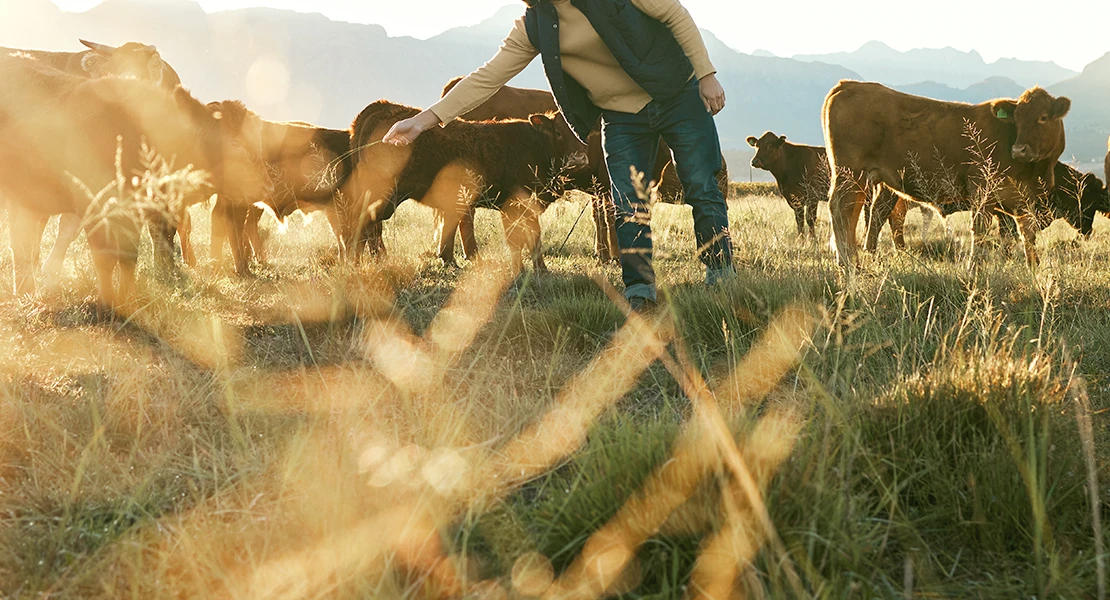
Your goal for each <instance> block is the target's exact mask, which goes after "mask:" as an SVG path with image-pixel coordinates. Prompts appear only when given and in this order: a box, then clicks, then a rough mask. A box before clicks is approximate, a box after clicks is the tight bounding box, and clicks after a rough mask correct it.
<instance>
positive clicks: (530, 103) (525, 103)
mask: <svg viewBox="0 0 1110 600" xmlns="http://www.w3.org/2000/svg"><path fill="white" fill-rule="evenodd" d="M459 81H462V77H456V78H455V79H452V80H451V81H449V82H448V83H447V85H446V86H445V87H444V88H443V95H444V96H446V95H447V92H450V91H451V90H452V89H454V87H455V86H456V85H458V83H459ZM557 110H559V107H558V105H556V104H555V96H553V95H552V94H551V92H548V91H546V90H536V89H530V88H516V87H512V86H503V87H502V88H501V89H499V90H497V93H495V94H494V95H493V96H490V99H489V100H486V101H485V102H483V103H482V104H481V105H480V106H478V107H477V108H475V109H473V110H471V111H470V112H468V113H466V114H464V115H462V116H461V117H460V118H462V119H464V120H466V121H493V120H496V119H527V118H528V116H529V115H535V114H540V113H548V112H555V111H557Z"/></svg>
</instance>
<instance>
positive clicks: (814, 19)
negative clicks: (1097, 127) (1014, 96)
mask: <svg viewBox="0 0 1110 600" xmlns="http://www.w3.org/2000/svg"><path fill="white" fill-rule="evenodd" d="M54 1H55V3H56V4H57V5H58V6H60V7H61V8H63V9H65V10H72V11H81V10H87V9H89V8H91V7H93V6H95V5H96V4H99V2H98V1H97V0H54ZM150 1H159V0H150ZM162 1H165V0H162ZM200 4H201V6H203V7H204V9H205V10H207V11H209V12H214V11H221V10H232V9H238V8H246V7H252V6H268V7H273V8H281V9H287V10H296V11H300V12H321V13H323V14H325V15H327V16H328V17H330V18H332V19H335V20H341V21H351V22H356V23H376V24H379V25H382V26H384V27H385V28H386V31H388V32H389V34H390V35H393V36H405V35H407V36H413V37H417V38H427V37H431V36H433V35H436V34H438V33H441V32H443V31H444V30H446V29H449V28H452V27H458V26H462V25H471V24H474V23H477V22H479V21H481V20H483V19H486V18H488V17H489V16H491V15H492V14H493V13H494V12H496V11H497V10H498V9H500V8H502V7H505V6H517V7H519V8H520V9H521V12H523V5H522V3H521V2H510V1H507V0H467V1H466V2H459V1H458V0H412V1H409V2H384V1H380V0H374V1H371V2H352V1H351V0H317V1H316V2H311V3H306V2H303V1H301V0H200ZM683 4H684V5H686V7H687V8H689V10H690V12H691V14H693V16H694V19H695V20H696V21H697V22H698V25H699V26H701V27H702V28H704V29H708V30H710V31H712V32H713V33H714V34H715V35H717V36H718V37H719V38H721V40H722V41H724V42H725V43H726V44H728V45H729V46H732V47H733V48H735V49H737V50H740V51H742V52H752V51H754V50H757V49H763V50H768V51H770V52H772V53H774V54H776V55H778V56H792V55H795V54H816V53H827V52H839V51H852V50H855V49H857V48H858V47H859V46H861V45H862V44H863V43H865V42H867V41H869V40H879V41H881V42H884V43H886V44H888V45H889V46H891V47H893V48H895V49H897V50H910V49H913V48H941V47H944V46H951V47H953V48H956V49H959V50H965V51H966V50H972V49H974V50H976V51H978V52H979V53H980V54H981V55H982V56H983V58H984V59H985V60H987V61H988V62H990V61H994V60H997V59H998V58H1004V57H1013V58H1020V59H1023V60H1046V61H1048V60H1050V61H1054V62H1056V63H1057V64H1059V65H1061V66H1064V67H1067V68H1070V69H1074V70H1077V71H1078V70H1081V69H1082V68H1083V67H1084V65H1086V64H1088V63H1090V62H1091V61H1093V60H1095V59H1096V58H1098V57H1100V56H1102V55H1103V54H1104V53H1106V52H1107V51H1110V39H1108V37H1107V35H1106V31H1107V23H1110V3H1106V2H1101V1H1097V0H1080V1H1078V2H1071V3H1068V4H1067V8H1064V7H1063V6H1062V5H1056V6H1053V7H1051V8H1049V7H1048V6H1047V5H1044V4H1043V3H1034V2H1029V1H1026V0H1017V1H1015V2H1010V3H1006V4H1005V5H1000V4H998V3H996V2H986V1H983V0H979V1H973V2H966V1H960V0H936V1H935V2H931V3H927V4H922V3H913V4H900V3H891V2H888V1H883V0H847V1H845V2H836V3H831V2H823V1H821V2H818V1H812V0H802V1H796V2H792V3H789V5H785V4H782V3H775V2H735V1H733V0H685V1H684V2H683ZM1000 6H1005V10H1000V8H999V7H1000ZM308 7H311V8H308Z"/></svg>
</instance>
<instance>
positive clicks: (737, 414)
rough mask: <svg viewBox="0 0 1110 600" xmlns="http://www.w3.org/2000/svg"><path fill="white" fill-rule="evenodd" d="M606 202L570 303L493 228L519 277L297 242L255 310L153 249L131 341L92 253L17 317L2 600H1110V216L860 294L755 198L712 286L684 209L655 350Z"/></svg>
mask: <svg viewBox="0 0 1110 600" xmlns="http://www.w3.org/2000/svg"><path fill="white" fill-rule="evenodd" d="M585 201H586V200H584V199H581V198H575V199H573V200H572V201H569V202H564V203H559V204H556V205H555V206H553V207H552V208H551V209H550V210H549V211H548V212H547V214H546V215H545V216H544V244H545V247H547V248H549V249H551V250H552V253H551V254H549V256H548V264H549V266H550V267H551V269H552V271H553V273H552V274H550V275H544V276H538V277H537V276H533V275H532V274H530V273H522V274H517V273H513V272H511V271H509V270H507V269H506V268H505V267H503V266H501V265H503V264H504V263H505V261H504V259H505V258H506V255H507V252H506V251H504V250H503V248H504V242H503V238H501V234H500V232H499V231H500V227H499V225H498V224H497V222H496V219H494V218H493V217H492V215H489V214H486V213H484V212H483V213H480V215H479V222H478V225H479V237H480V240H481V241H482V243H483V246H484V249H485V252H486V255H487V257H489V258H490V260H489V262H488V263H485V264H482V265H470V266H469V267H468V268H466V269H464V270H462V271H455V270H451V269H444V268H442V267H440V266H438V264H437V263H436V262H435V261H432V260H431V259H430V258H427V257H426V256H425V255H424V251H425V250H426V249H427V248H428V247H430V243H431V236H430V231H431V216H430V213H429V212H428V211H426V210H424V209H422V208H420V207H415V206H406V207H402V210H401V211H400V212H399V214H398V215H397V216H396V217H395V218H394V220H393V222H391V224H390V225H391V226H390V227H387V229H386V244H387V245H388V246H389V247H390V249H391V252H390V254H389V256H388V257H387V258H385V259H383V260H380V261H377V262H373V261H371V262H367V263H366V264H362V265H354V266H352V265H347V264H341V263H338V262H337V261H335V260H334V259H333V258H332V256H333V255H334V252H335V249H334V246H333V242H332V241H331V239H330V233H329V232H328V229H327V225H326V223H324V222H323V220H322V219H316V218H309V217H303V216H296V217H294V218H293V219H292V220H291V222H290V223H289V224H288V226H287V229H284V230H279V229H278V228H277V227H276V226H273V225H272V224H271V225H268V226H267V228H266V231H267V232H268V234H269V239H268V240H267V243H268V244H269V246H270V248H271V249H272V252H271V263H270V264H269V265H256V266H255V269H254V272H255V276H254V277H251V278H247V279H239V278H236V277H235V276H234V275H233V274H232V273H230V270H229V269H228V268H227V267H226V266H224V265H222V264H219V263H216V262H212V261H202V264H200V265H199V266H198V267H197V268H196V269H195V270H192V271H189V272H186V273H184V274H183V275H182V276H180V277H166V276H164V275H162V276H158V275H157V274H156V273H153V270H152V269H151V268H150V264H151V262H150V258H151V257H150V256H149V252H150V250H149V249H147V250H145V252H147V254H146V255H144V257H143V261H142V263H141V264H142V269H141V271H142V272H141V274H140V275H141V281H142V290H141V291H140V294H139V296H140V298H139V300H138V301H137V302H136V305H137V307H138V308H137V309H136V310H134V311H133V313H132V314H131V315H130V316H129V317H128V318H126V319H116V320H105V319H102V318H101V317H99V316H98V315H97V313H96V311H95V310H93V307H92V297H93V295H94V293H95V291H94V288H95V286H94V280H93V275H92V270H91V265H90V263H89V258H88V256H87V252H85V251H83V250H82V251H79V252H75V253H74V256H72V257H71V258H72V262H71V263H69V264H68V265H67V267H68V271H67V273H66V274H65V276H64V277H63V278H62V281H61V283H60V284H59V285H58V286H57V287H54V288H51V289H48V290H47V291H45V292H43V293H41V294H40V295H39V296H36V297H34V298H13V297H10V296H7V297H4V298H2V302H3V306H2V308H0V340H2V342H0V343H3V344H4V345H5V347H6V348H7V350H8V351H7V352H5V353H4V354H3V355H2V356H0V373H2V374H3V377H2V378H0V391H2V396H0V522H2V523H3V526H2V527H0V548H2V551H0V593H2V594H3V595H5V596H12V597H32V596H43V595H46V596H51V597H82V598H85V597H113V598H116V597H137V598H153V597H167V596H173V597H227V598H304V597H367V596H369V597H394V598H425V597H457V596H462V595H467V594H469V595H472V596H474V597H483V598H506V597H545V598H572V597H573V598H587V597H588V598H595V597H604V596H611V595H619V596H624V597H653V598H660V597H704V598H730V597H752V598H760V597H773V598H779V597H811V596H813V597H891V596H903V597H915V596H917V597H922V596H929V595H932V596H948V597H956V596H960V597H966V596H976V597H998V598H1012V597H1016V596H1019V595H1021V596H1032V595H1036V596H1037V597H1048V596H1056V597H1090V596H1092V595H1093V594H1097V593H1100V592H1099V591H1098V590H1099V586H1100V584H1101V582H1102V581H1103V575H1102V574H1101V573H1102V570H1103V566H1102V564H1103V558H1104V557H1103V552H1104V550H1103V546H1102V541H1101V534H1102V530H1103V525H1102V523H1101V519H1100V514H1099V509H1100V508H1101V504H1102V503H1103V502H1104V500H1103V498H1104V492H1103V491H1102V487H1100V486H1099V485H1098V478H1099V476H1100V475H1101V474H1102V473H1103V472H1104V470H1105V464H1106V463H1105V460H1106V448H1107V446H1106V436H1105V424H1104V419H1103V418H1102V415H1103V412H1102V411H1103V410H1104V407H1105V395H1106V390H1107V387H1106V383H1107V382H1106V380H1105V376H1104V375H1103V373H1105V372H1110V369H1107V368H1106V367H1108V366H1110V355H1108V354H1107V352H1106V351H1105V350H1104V347H1105V346H1104V345H1103V344H1101V343H1100V342H1101V340H1102V339H1104V337H1105V336H1104V333H1106V332H1107V331H1108V330H1110V322H1108V321H1107V320H1106V318H1105V315H1106V314H1110V313H1107V312H1106V310H1105V309H1106V308H1108V307H1107V306H1106V304H1107V302H1108V301H1107V298H1108V297H1110V295H1108V294H1107V293H1106V292H1107V290H1108V288H1110V278H1107V277H1106V276H1104V275H1103V273H1104V272H1105V270H1104V268H1103V267H1104V265H1106V264H1108V261H1110V244H1107V239H1110V238H1106V237H1105V235H1104V233H1105V227H1106V225H1107V223H1106V222H1105V221H1100V223H1099V224H1096V234H1095V237H1094V239H1093V240H1092V241H1090V242H1086V243H1081V242H1076V241H1073V236H1072V234H1071V233H1069V232H1066V231H1063V230H1062V229H1060V228H1058V227H1056V228H1053V229H1050V230H1049V233H1048V235H1046V236H1044V237H1043V240H1042V242H1041V243H1042V245H1043V246H1044V251H1043V252H1042V256H1043V259H1044V264H1043V268H1042V270H1041V271H1040V272H1039V274H1038V275H1031V274H1030V273H1029V271H1028V270H1027V269H1026V268H1025V267H1024V266H1023V265H1022V264H1021V263H1020V261H1019V260H1015V259H1012V258H1008V257H1006V256H1004V254H1003V251H1001V250H996V251H994V252H995V253H996V255H995V258H997V260H993V261H992V263H991V264H992V267H993V268H989V269H988V268H982V269H979V270H978V271H976V272H969V271H968V270H966V268H963V267H962V266H961V265H960V264H958V261H956V260H955V258H956V257H958V256H961V255H962V253H963V252H964V251H965V249H966V248H968V247H969V245H970V244H971V238H970V233H969V231H968V227H967V222H966V219H964V218H963V217H959V218H957V219H955V221H956V223H955V229H956V231H957V235H956V236H955V237H954V238H951V239H946V240H943V241H939V242H936V243H935V245H933V246H930V247H927V248H918V249H916V250H914V251H911V252H910V253H895V252H894V251H893V250H891V249H890V248H889V247H884V248H883V250H882V252H880V253H879V254H878V255H876V256H874V257H871V258H866V257H865V261H864V264H863V265H862V267H861V269H860V270H859V272H858V274H857V276H856V277H855V278H854V279H853V280H852V281H851V282H850V283H848V284H843V283H841V282H840V281H839V278H838V272H837V269H836V267H835V264H834V261H833V257H832V255H831V253H829V252H828V250H827V248H825V247H824V244H809V243H806V242H799V241H798V240H797V239H796V236H795V235H794V232H793V222H792V220H791V219H790V213H789V209H788V208H787V207H786V205H785V202H783V201H782V200H781V199H779V198H761V197H749V198H745V199H743V200H736V201H734V202H733V204H732V211H731V214H732V221H733V223H732V229H733V231H734V232H735V233H736V246H737V253H736V257H737V265H738V270H739V277H738V278H737V280H736V281H734V282H729V283H727V284H724V285H722V286H719V287H715V288H709V289H707V288H704V287H703V286H702V285H701V284H700V281H701V273H699V267H698V265H697V263H696V261H695V260H694V259H693V257H692V251H693V248H694V241H693V233H692V230H691V226H690V216H689V209H688V208H686V207H682V206H671V205H657V206H655V207H654V208H653V228H654V232H655V241H656V245H657V248H658V253H657V262H658V265H659V272H660V275H661V281H662V283H663V290H664V294H663V295H664V297H665V298H666V299H667V302H666V309H665V310H664V311H663V313H662V314H660V315H659V316H658V317H655V318H651V319H643V318H639V317H635V316H626V314H625V312H624V308H625V307H623V305H622V301H621V300H620V298H619V294H615V293H614V286H615V285H616V283H617V281H618V273H617V271H616V270H615V269H614V268H612V267H599V266H596V265H594V264H593V262H592V260H591V259H590V258H589V257H588V253H589V249H590V248H591V246H592V231H591V225H590V224H589V222H588V220H578V219H577V216H578V215H579V214H580V212H581V211H580V209H581V208H582V205H581V202H585ZM193 210H194V213H193V220H194V223H196V224H197V227H196V232H195V235H196V236H197V240H196V241H200V240H204V239H206V236H207V221H206V217H205V215H204V214H203V211H202V210H201V207H197V208H195V209H193ZM576 222H577V223H578V224H577V225H575V223H576ZM914 226H915V223H913V222H911V223H910V227H911V228H912V227H914ZM820 227H821V228H823V230H824V231H825V232H826V233H827V232H828V225H827V219H823V220H822V221H821V223H820ZM908 237H910V239H913V237H912V236H908ZM420 240H426V241H427V242H426V244H425V243H422V242H421V241H420ZM564 240H568V241H566V242H565V243H564ZM988 252H991V251H990V250H988ZM7 266H8V265H4V267H7Z"/></svg>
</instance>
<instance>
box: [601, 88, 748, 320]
mask: <svg viewBox="0 0 1110 600" xmlns="http://www.w3.org/2000/svg"><path fill="white" fill-rule="evenodd" d="M660 137H662V138H663V140H664V141H666V142H667V145H668V146H670V147H671V156H672V158H673V159H674V164H675V168H676V170H677V173H678V179H679V181H681V182H682V189H683V192H684V193H685V196H686V203H687V204H689V205H690V206H691V207H692V208H693V209H694V236H695V239H696V240H697V245H698V248H697V250H698V252H699V258H700V259H701V261H702V263H704V264H705V267H706V281H707V282H709V283H713V282H715V281H717V280H718V279H720V278H722V277H724V276H725V275H726V274H728V273H732V272H733V267H732V242H731V239H730V237H729V231H728V205H727V204H726V203H725V198H724V195H723V194H722V193H721V189H720V188H719V187H718V186H717V174H718V173H719V172H720V170H721V168H722V167H723V165H722V164H721V142H720V140H719V139H718V138H717V126H716V124H715V123H714V122H713V116H712V115H710V114H709V112H708V111H706V110H705V104H704V103H703V102H702V99H701V94H700V92H699V91H698V82H697V80H696V79H691V80H690V83H688V84H687V86H686V87H685V88H684V89H683V90H682V92H681V93H680V94H679V95H678V96H675V97H674V98H671V99H669V100H666V101H662V102H660V101H656V100H652V101H651V102H650V103H649V104H648V105H647V106H645V107H644V109H643V110H641V111H640V112H639V113H637V114H629V113H622V112H616V111H604V113H603V114H602V118H601V143H602V145H603V147H604V148H605V164H606V166H607V168H608V169H609V181H610V182H611V183H612V187H613V201H614V202H615V203H616V206H617V241H618V242H619V243H620V247H621V271H622V275H623V277H624V286H625V292H624V293H625V296H626V297H628V298H636V297H640V298H650V299H652V300H655V299H656V292H655V270H654V269H653V268H652V265H651V257H652V245H651V220H650V213H649V212H648V210H649V208H648V202H647V201H646V200H645V199H643V198H640V196H639V195H638V194H637V189H636V186H635V185H634V183H633V181H632V176H631V168H632V167H635V168H636V170H637V171H638V172H640V173H643V174H644V180H643V185H644V187H646V186H648V185H649V184H650V183H651V177H652V171H653V170H654V167H655V158H656V154H657V152H658V149H659V138H660Z"/></svg>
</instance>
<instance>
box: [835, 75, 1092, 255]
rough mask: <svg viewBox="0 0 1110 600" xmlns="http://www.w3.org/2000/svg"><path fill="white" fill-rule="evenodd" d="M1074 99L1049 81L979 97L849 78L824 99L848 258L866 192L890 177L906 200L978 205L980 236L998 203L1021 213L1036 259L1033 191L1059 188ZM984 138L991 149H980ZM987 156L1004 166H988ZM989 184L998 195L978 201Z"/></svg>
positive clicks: (838, 223) (842, 244)
mask: <svg viewBox="0 0 1110 600" xmlns="http://www.w3.org/2000/svg"><path fill="white" fill-rule="evenodd" d="M1070 107H1071V101H1070V100H1068V99H1067V98H1062V97H1061V98H1054V97H1053V96H1051V95H1050V94H1049V93H1048V92H1046V91H1044V90H1043V89H1041V88H1032V89H1030V90H1027V91H1026V92H1025V93H1024V94H1022V96H1021V98H1020V99H1018V100H1007V99H1002V100H994V101H992V102H986V103H983V104H976V105H971V104H963V103H957V102H941V101H938V100H932V99H929V98H922V97H918V96H911V95H909V94H905V93H902V92H897V91H895V90H892V89H890V88H887V87H884V86H882V85H879V84H877V83H865V82H858V81H841V82H840V83H839V84H837V85H836V86H835V87H833V89H832V90H831V91H830V92H829V95H828V96H827V97H826V98H825V104H824V107H823V110H822V114H821V116H822V125H823V127H824V131H825V143H826V147H827V148H828V157H829V167H830V171H831V172H832V181H831V182H830V185H829V211H830V212H831V214H832V221H833V234H834V237H835V239H836V249H837V258H838V261H839V262H840V264H841V265H845V266H846V265H851V264H854V263H855V261H856V252H857V249H856V248H857V244H856V233H855V224H856V221H857V220H858V219H859V213H860V210H861V209H862V207H863V205H864V203H865V197H866V194H867V193H868V192H869V191H870V190H871V189H872V188H873V187H874V186H876V185H883V186H886V187H888V188H890V189H892V190H893V191H894V192H895V193H897V194H898V195H899V196H902V197H903V198H906V199H910V200H919V201H926V202H930V203H933V204H937V205H940V204H944V203H954V204H959V205H965V206H966V207H967V208H964V210H967V209H968V208H975V209H976V213H977V218H976V219H975V223H976V227H975V229H976V230H977V231H976V234H977V235H982V233H983V231H984V227H985V225H986V219H985V218H984V217H985V216H989V215H990V214H991V213H993V212H995V211H997V210H1002V211H1004V212H1006V213H1008V214H1013V215H1016V216H1017V219H1018V225H1019V227H1020V229H1021V233H1022V237H1023V239H1024V242H1025V256H1026V260H1027V262H1028V263H1029V264H1030V266H1034V265H1035V264H1036V262H1037V256H1036V249H1035V247H1034V244H1035V243H1036V224H1035V216H1034V215H1033V214H1032V213H1033V206H1032V203H1031V196H1032V194H1033V193H1035V191H1036V190H1038V189H1041V188H1042V186H1043V188H1044V189H1048V190H1051V189H1052V188H1053V187H1055V176H1054V174H1053V169H1054V167H1055V165H1056V160H1057V158H1059V156H1060V154H1061V153H1062V152H1063V150H1064V125H1063V118H1064V116H1065V115H1067V113H1068V110H1069V109H1070ZM972 130H973V131H972ZM970 137H973V138H975V139H974V140H973V139H969V138H970ZM975 147H978V148H979V150H978V152H979V153H980V154H981V155H982V156H976V155H975V153H974V152H973V149H974V148H975ZM983 159H988V160H989V162H990V164H991V165H993V166H995V167H997V168H998V169H999V173H998V174H994V173H986V174H983V173H982V163H983ZM983 190H989V194H987V195H988V197H986V198H984V199H983V202H981V203H979V202H977V196H978V195H979V194H980V193H981V192H982V191H983ZM945 212H950V211H945Z"/></svg>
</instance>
